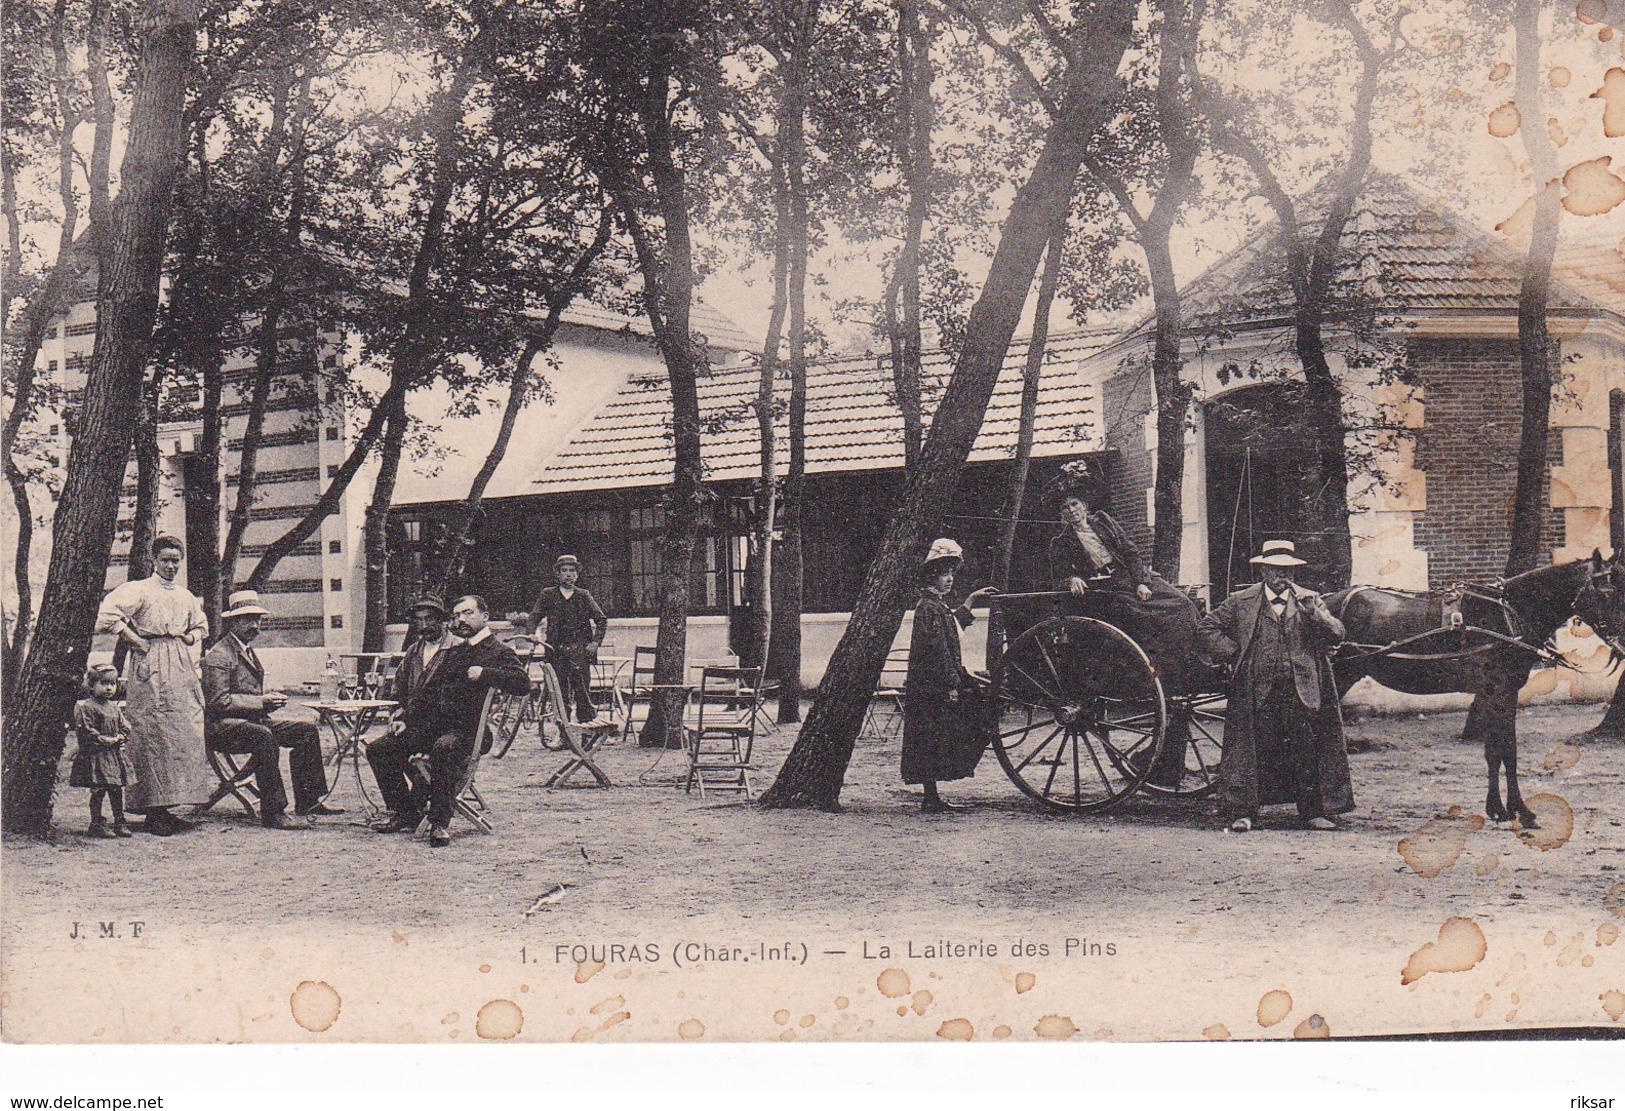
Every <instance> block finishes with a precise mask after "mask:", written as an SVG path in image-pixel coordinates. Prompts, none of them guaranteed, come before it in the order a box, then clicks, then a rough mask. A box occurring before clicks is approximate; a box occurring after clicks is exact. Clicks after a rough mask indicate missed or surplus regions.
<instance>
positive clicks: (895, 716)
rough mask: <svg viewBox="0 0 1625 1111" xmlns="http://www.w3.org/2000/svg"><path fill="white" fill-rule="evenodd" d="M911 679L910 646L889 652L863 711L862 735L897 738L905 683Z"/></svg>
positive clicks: (883, 739) (885, 738)
mask: <svg viewBox="0 0 1625 1111" xmlns="http://www.w3.org/2000/svg"><path fill="white" fill-rule="evenodd" d="M907 681H908V649H907V648H894V649H892V650H891V651H890V652H888V653H887V654H886V662H885V664H883V665H882V666H881V669H880V682H879V684H878V685H877V686H876V687H875V690H874V694H872V695H870V697H869V704H868V705H867V706H865V707H864V710H863V728H862V729H861V730H860V731H859V732H858V736H859V737H868V738H869V739H871V740H875V741H888V740H895V739H896V737H897V734H898V732H899V731H900V730H901V729H902V727H903V698H904V693H905V691H904V686H905V684H906V683H907Z"/></svg>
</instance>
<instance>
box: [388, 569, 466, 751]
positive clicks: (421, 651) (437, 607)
mask: <svg viewBox="0 0 1625 1111" xmlns="http://www.w3.org/2000/svg"><path fill="white" fill-rule="evenodd" d="M456 643H457V638H456V637H454V636H452V635H451V631H450V630H449V629H447V628H446V603H444V602H442V601H441V600H440V595H438V594H425V595H423V596H422V597H421V598H419V599H418V600H417V601H415V602H413V603H412V632H411V636H410V638H409V643H408V644H407V646H406V651H405V653H404V654H402V656H401V663H400V666H399V667H397V668H396V669H395V677H394V679H393V680H392V681H391V682H390V686H389V691H388V693H387V694H386V695H385V697H386V698H390V699H393V700H394V701H395V702H398V703H399V704H400V705H399V706H398V707H397V708H396V710H395V711H394V713H393V714H391V715H390V716H391V718H392V719H394V720H399V719H401V718H402V717H404V716H405V714H406V707H407V705H408V704H409V703H410V702H411V701H412V695H413V693H414V692H415V691H416V690H417V689H418V688H419V687H420V686H422V685H423V680H424V679H425V678H427V677H428V675H429V672H430V671H431V670H432V669H433V668H434V666H435V660H437V659H438V658H439V657H440V653H441V652H443V651H445V650H446V649H447V648H450V647H451V646H452V645H454V644H456Z"/></svg>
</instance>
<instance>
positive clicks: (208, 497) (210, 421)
mask: <svg viewBox="0 0 1625 1111" xmlns="http://www.w3.org/2000/svg"><path fill="white" fill-rule="evenodd" d="M224 355H225V352H224V351H223V350H222V349H221V348H220V347H219V346H216V347H215V348H214V350H213V351H212V352H209V353H207V354H206V355H205V357H204V358H203V360H202V362H203V365H202V366H201V367H200V368H199V371H200V377H201V379H202V400H203V418H202V420H203V427H202V429H201V430H200V432H199V434H198V444H197V456H196V458H195V459H193V461H192V467H191V471H190V473H189V474H188V475H187V476H186V501H187V506H188V510H187V512H188V513H190V514H191V515H192V519H193V520H194V521H195V522H196V525H195V528H196V538H197V541H196V543H194V544H193V545H192V549H191V550H190V551H189V552H188V560H189V562H188V563H187V567H186V574H187V585H188V587H189V588H190V589H191V591H192V593H193V594H196V595H197V596H198V597H199V598H202V599H203V612H204V614H205V615H206V616H207V617H208V619H209V628H210V629H211V630H213V631H214V632H216V633H218V632H219V631H220V608H221V602H222V601H224V598H225V594H226V593H227V592H226V591H225V590H224V589H223V585H224V583H223V581H222V578H221V568H222V565H221V561H220V482H221V479H220V452H221V448H222V447H223V446H224V438H225V421H224V420H223V419H222V418H221V416H220V406H221V404H222V403H223V401H224V394H225V374H224V373H223V371H222V366H221V360H222V359H223V357H224ZM200 549H201V550H200Z"/></svg>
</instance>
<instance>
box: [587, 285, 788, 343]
mask: <svg viewBox="0 0 1625 1111" xmlns="http://www.w3.org/2000/svg"><path fill="white" fill-rule="evenodd" d="M560 319H561V320H562V321H563V322H564V323H566V324H575V325H578V326H580V327H583V328H596V329H598V330H600V331H606V332H619V331H623V330H624V331H630V332H631V333H632V334H633V335H636V336H649V335H652V334H653V329H651V328H650V327H649V319H648V317H646V316H644V315H643V314H642V313H639V314H638V315H637V316H628V315H626V314H625V313H620V312H616V311H615V310H614V309H609V308H605V307H604V306H603V305H597V304H593V303H592V302H590V301H585V300H582V299H580V298H577V299H576V301H575V302H574V303H573V304H572V305H571V306H570V307H569V308H567V309H565V310H564V314H563V316H562V317H560ZM689 327H690V329H691V330H692V331H693V332H695V333H697V334H699V335H701V336H704V337H705V339H706V341H707V343H708V344H709V345H710V346H711V347H713V348H719V349H722V350H725V351H755V350H757V349H758V348H760V347H761V341H760V340H759V339H756V338H755V337H753V336H751V335H750V334H749V333H747V332H746V331H745V330H744V329H743V328H741V327H740V326H739V325H737V324H735V323H734V322H733V321H732V320H730V319H729V318H728V317H727V316H726V315H724V314H723V313H721V312H719V311H717V310H716V309H714V308H712V307H711V306H710V305H708V304H706V303H705V302H704V301H701V300H699V299H698V298H696V299H695V301H694V306H693V308H692V309H691V310H690V312H689Z"/></svg>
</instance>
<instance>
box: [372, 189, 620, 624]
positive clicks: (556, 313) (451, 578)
mask: <svg viewBox="0 0 1625 1111" xmlns="http://www.w3.org/2000/svg"><path fill="white" fill-rule="evenodd" d="M614 229H615V216H614V210H613V208H612V207H611V206H608V205H606V206H605V208H604V210H603V212H602V214H601V215H600V217H599V220H598V233H597V235H596V236H595V237H594V238H593V241H592V243H591V244H590V245H589V246H588V247H587V249H586V250H585V251H583V252H582V254H581V257H580V258H578V259H577V260H576V263H575V265H574V266H573V267H572V268H571V270H570V274H569V276H568V277H567V278H565V279H564V280H563V281H562V282H561V283H560V285H559V287H558V288H557V289H556V290H554V291H553V293H552V295H551V296H550V297H549V298H548V308H547V318H546V319H545V320H544V321H543V322H542V326H541V328H540V329H538V330H537V331H536V332H535V333H534V334H532V335H531V336H530V337H529V338H528V339H527V340H526V341H525V347H524V350H522V351H521V352H520V354H519V358H518V360H517V361H516V362H515V363H514V372H513V378H512V380H511V382H510V383H509V387H508V400H507V403H506V404H505V405H504V406H503V408H502V423H501V424H500V425H499V426H498V428H497V435H496V439H495V440H493V441H492V442H491V447H490V450H489V451H487V452H486V453H485V461H484V462H483V463H481V464H480V469H479V471H478V473H476V474H475V475H474V480H473V482H471V483H470V484H469V487H468V496H467V497H465V498H464V499H463V504H462V509H461V511H460V513H459V517H458V525H457V528H456V529H455V530H453V532H452V535H451V539H450V541H449V542H448V544H447V549H448V551H447V555H446V567H445V571H444V572H443V573H442V574H441V575H439V576H433V575H431V576H428V579H429V581H431V582H432V581H435V579H436V578H437V577H438V579H439V582H440V594H441V596H442V597H444V596H446V595H447V594H449V593H450V592H451V591H452V589H453V585H452V584H453V583H455V582H456V581H457V580H458V579H459V578H460V577H461V576H462V573H463V566H464V565H465V563H466V562H467V560H468V549H469V545H470V536H471V535H472V534H473V531H474V522H475V521H477V520H478V519H479V515H480V504H481V503H482V502H483V501H484V500H485V488H486V487H487V486H489V485H490V483H491V478H492V476H493V475H495V474H496V473H497V468H498V467H500V466H501V465H502V460H503V459H504V458H505V457H506V456H507V454H508V444H509V443H511V442H512V440H513V430H514V427H515V426H516V425H517V424H518V423H519V414H520V413H521V412H522V411H523V410H524V408H525V403H526V402H527V401H528V400H529V398H530V384H531V381H532V379H533V378H534V377H535V371H534V370H533V369H532V368H531V364H533V363H534V362H535V361H536V359H537V357H538V356H539V355H541V353H542V352H544V351H546V350H548V349H549V348H550V347H552V346H553V337H554V336H555V335H557V334H558V330H559V321H560V320H561V319H563V316H564V310H565V309H568V308H569V307H570V303H571V302H572V301H574V300H575V297H576V294H577V293H578V292H579V291H580V290H581V288H582V286H583V285H584V284H585V283H586V279H587V273H588V271H590V270H591V269H592V267H593V264H594V263H596V262H597V261H598V259H599V258H600V257H602V255H603V253H604V249H605V248H606V247H607V246H608V245H609V238H610V235H611V234H612V233H613V232H614ZM370 602H371V597H370V595H369V606H370Z"/></svg>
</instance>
